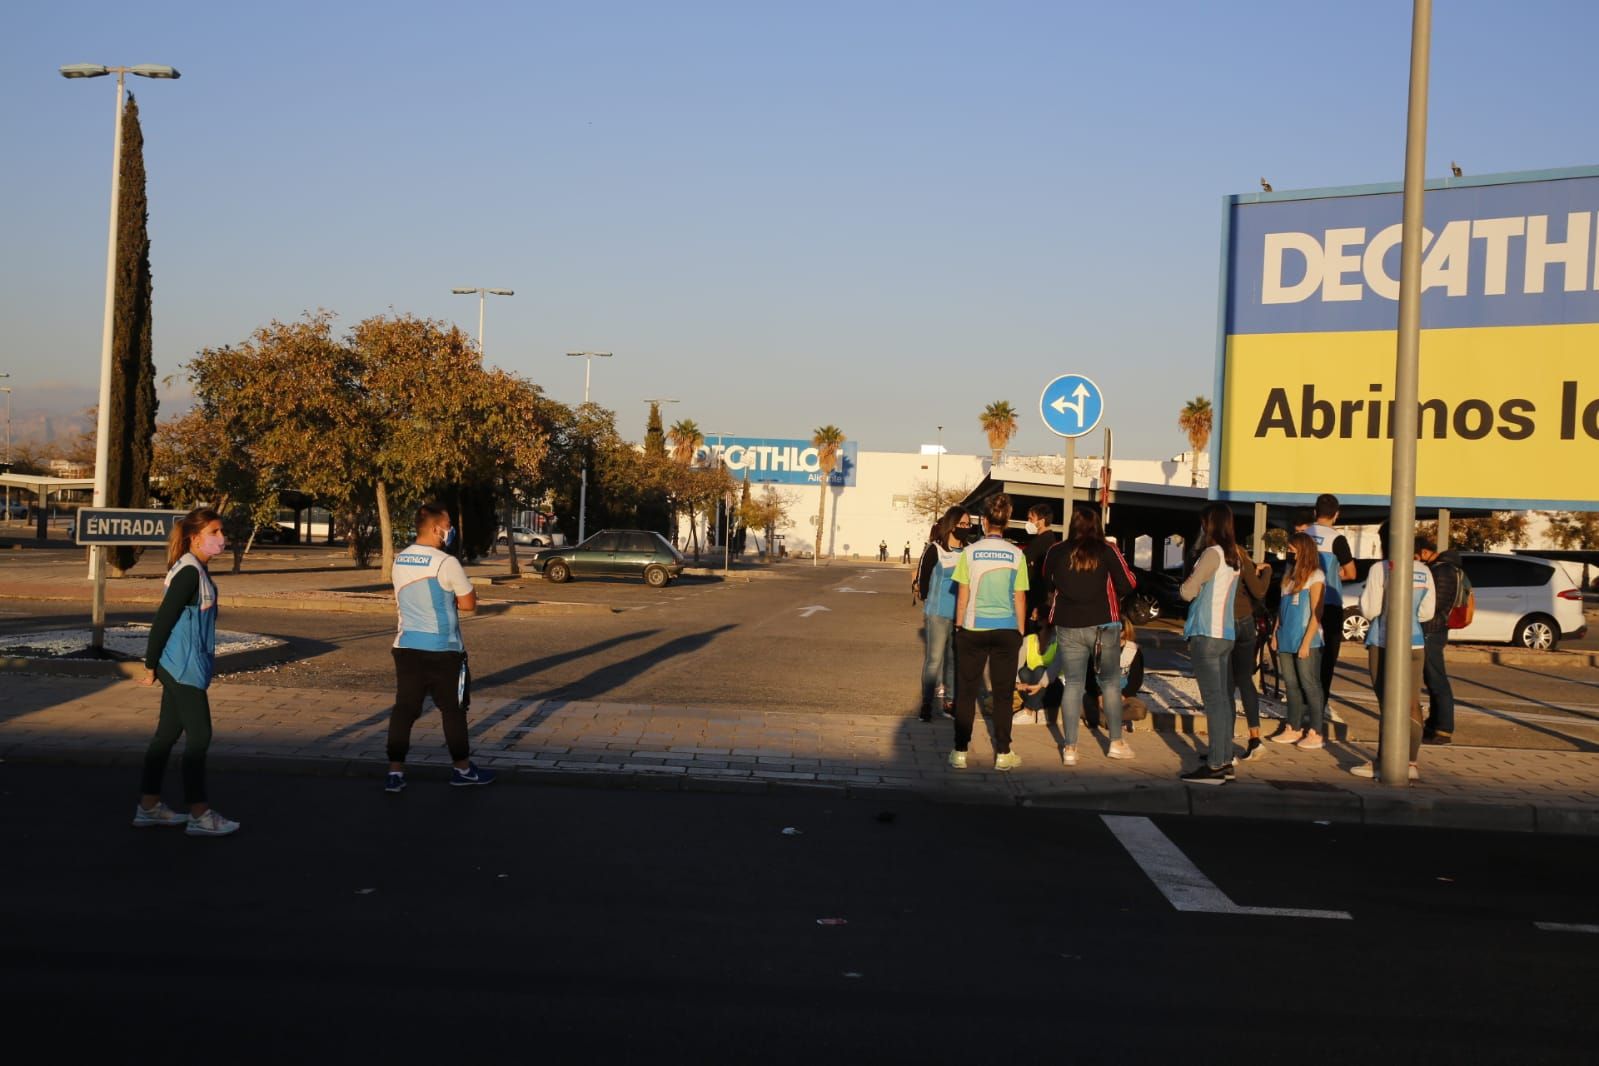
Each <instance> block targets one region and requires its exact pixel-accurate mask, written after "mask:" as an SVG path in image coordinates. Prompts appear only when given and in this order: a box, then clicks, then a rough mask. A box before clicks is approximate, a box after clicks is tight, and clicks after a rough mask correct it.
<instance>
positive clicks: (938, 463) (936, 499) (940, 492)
mask: <svg viewBox="0 0 1599 1066" xmlns="http://www.w3.org/2000/svg"><path fill="white" fill-rule="evenodd" d="M933 509H934V510H936V511H937V512H938V514H936V515H934V516H933V521H935V522H936V521H938V520H939V519H940V518H943V517H944V427H943V426H939V427H938V452H937V454H936V455H935V456H934V458H933Z"/></svg>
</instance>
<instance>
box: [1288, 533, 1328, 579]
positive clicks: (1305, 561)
mask: <svg viewBox="0 0 1599 1066" xmlns="http://www.w3.org/2000/svg"><path fill="white" fill-rule="evenodd" d="M1288 547H1290V548H1291V549H1293V552H1294V567H1293V569H1292V570H1290V571H1288V584H1289V585H1290V586H1292V588H1293V590H1294V591H1295V592H1298V591H1299V590H1300V589H1302V588H1304V587H1305V582H1307V581H1309V580H1310V575H1311V574H1313V573H1315V572H1316V571H1317V570H1320V569H1321V548H1320V547H1318V546H1317V544H1316V540H1315V538H1314V537H1312V536H1311V535H1310V534H1309V533H1295V534H1294V535H1293V536H1291V537H1289V538H1288Z"/></svg>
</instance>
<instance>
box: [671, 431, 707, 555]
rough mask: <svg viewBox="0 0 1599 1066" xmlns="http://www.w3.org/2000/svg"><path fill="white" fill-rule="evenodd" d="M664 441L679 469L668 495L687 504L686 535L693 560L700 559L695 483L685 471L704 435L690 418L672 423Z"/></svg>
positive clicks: (675, 472)
mask: <svg viewBox="0 0 1599 1066" xmlns="http://www.w3.org/2000/svg"><path fill="white" fill-rule="evenodd" d="M666 439H667V440H668V441H669V442H670V443H671V445H672V459H673V461H674V462H676V463H677V464H678V466H679V467H680V468H681V470H680V471H674V472H673V474H672V488H671V491H670V494H671V496H672V498H673V499H674V500H676V501H678V502H688V503H689V509H688V533H689V541H690V542H691V543H692V544H693V545H694V560H695V562H698V561H699V558H700V540H699V530H698V528H697V527H696V526H695V524H694V514H695V508H694V506H693V502H692V500H693V497H694V496H695V495H696V487H695V481H694V479H693V478H692V477H691V476H688V474H687V471H688V470H689V467H690V465H691V464H692V463H693V462H694V453H695V452H697V451H699V449H700V446H701V445H703V444H704V443H705V434H704V433H702V432H701V431H700V427H699V425H698V424H697V423H695V421H694V420H693V419H692V418H684V419H680V420H678V421H677V422H674V423H672V428H671V429H669V430H668V431H667V434H666Z"/></svg>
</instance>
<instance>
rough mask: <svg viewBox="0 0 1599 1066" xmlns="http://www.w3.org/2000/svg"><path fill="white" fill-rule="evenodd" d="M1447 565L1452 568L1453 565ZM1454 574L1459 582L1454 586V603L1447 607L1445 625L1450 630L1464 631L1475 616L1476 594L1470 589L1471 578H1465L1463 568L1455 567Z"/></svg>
mask: <svg viewBox="0 0 1599 1066" xmlns="http://www.w3.org/2000/svg"><path fill="white" fill-rule="evenodd" d="M1449 565H1451V566H1454V564H1453V563H1451V564H1449ZM1455 573H1457V574H1459V575H1460V581H1459V583H1457V584H1456V585H1455V602H1454V603H1453V604H1451V605H1450V607H1449V621H1448V623H1447V624H1448V626H1449V628H1450V629H1465V628H1466V627H1467V626H1469V625H1471V620H1472V619H1473V618H1475V617H1476V616H1477V594H1476V592H1474V591H1473V590H1472V588H1471V578H1469V577H1467V576H1466V571H1465V568H1464V567H1459V566H1456V567H1455Z"/></svg>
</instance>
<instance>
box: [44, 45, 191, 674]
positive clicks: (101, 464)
mask: <svg viewBox="0 0 1599 1066" xmlns="http://www.w3.org/2000/svg"><path fill="white" fill-rule="evenodd" d="M107 74H115V75H116V76H117V120H116V132H115V134H114V135H113V138H112V142H111V223H110V226H109V227H108V229H109V232H110V236H108V237H107V239H106V252H105V318H104V321H103V322H102V324H101V330H100V407H99V411H98V414H97V416H96V420H95V421H96V425H95V443H94V505H95V506H96V507H104V506H105V505H106V502H107V500H106V496H107V493H108V491H109V483H108V474H109V472H110V471H109V468H110V465H111V434H110V421H109V420H110V411H111V319H112V308H113V306H114V305H115V303H116V295H117V206H118V203H117V201H118V200H119V199H120V198H121V196H122V102H123V98H124V96H125V95H126V87H125V86H124V79H125V77H126V75H129V74H134V75H137V76H138V77H141V78H155V79H157V80H161V81H176V80H177V79H178V77H179V74H178V71H177V68H176V67H165V66H162V65H160V64H159V63H140V64H139V65H138V66H136V67H103V66H100V65H98V64H95V63H69V64H67V65H66V66H64V67H62V68H61V76H62V77H63V78H103V77H105V76H106V75H107ZM89 576H90V577H91V578H93V579H94V608H93V619H94V642H93V644H94V647H96V648H98V647H100V646H101V645H102V644H103V643H104V640H105V548H104V547H103V546H96V547H95V548H94V549H93V550H92V551H91V553H90V555H89Z"/></svg>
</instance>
